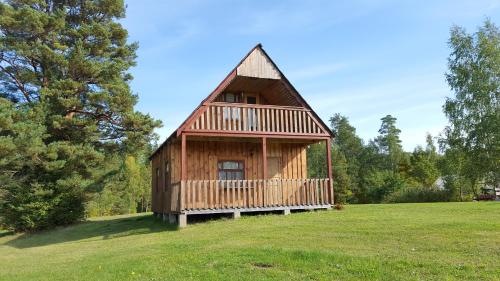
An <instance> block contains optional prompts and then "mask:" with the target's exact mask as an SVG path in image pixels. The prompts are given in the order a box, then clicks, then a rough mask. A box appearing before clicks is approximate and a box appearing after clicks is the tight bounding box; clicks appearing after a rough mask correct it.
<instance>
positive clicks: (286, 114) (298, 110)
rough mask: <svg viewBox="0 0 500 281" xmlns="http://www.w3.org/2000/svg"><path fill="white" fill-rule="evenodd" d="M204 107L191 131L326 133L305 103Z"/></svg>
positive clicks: (190, 127) (191, 126) (227, 104)
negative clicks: (293, 104) (292, 105)
mask: <svg viewBox="0 0 500 281" xmlns="http://www.w3.org/2000/svg"><path fill="white" fill-rule="evenodd" d="M204 107H205V110H204V111H203V112H202V113H201V114H200V115H199V116H197V117H196V119H195V120H194V121H193V122H192V123H191V125H190V126H189V127H188V130H189V131H226V132H255V133H283V134H326V132H325V131H324V130H323V129H322V127H321V125H320V124H319V123H318V122H317V120H316V119H315V118H314V116H313V115H312V114H311V112H310V111H309V110H307V109H305V108H302V107H289V106H271V105H255V104H231V103H213V104H209V105H205V106H204Z"/></svg>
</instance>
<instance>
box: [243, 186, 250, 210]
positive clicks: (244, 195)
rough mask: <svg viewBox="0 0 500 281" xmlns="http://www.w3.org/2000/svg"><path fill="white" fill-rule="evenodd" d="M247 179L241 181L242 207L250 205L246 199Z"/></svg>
mask: <svg viewBox="0 0 500 281" xmlns="http://www.w3.org/2000/svg"><path fill="white" fill-rule="evenodd" d="M248 197H249V195H248V180H244V181H243V208H248V207H250V204H249V201H248Z"/></svg>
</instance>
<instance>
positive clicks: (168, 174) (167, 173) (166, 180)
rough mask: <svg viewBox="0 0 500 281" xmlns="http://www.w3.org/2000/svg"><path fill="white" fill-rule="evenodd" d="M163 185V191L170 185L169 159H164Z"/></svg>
mask: <svg viewBox="0 0 500 281" xmlns="http://www.w3.org/2000/svg"><path fill="white" fill-rule="evenodd" d="M164 165H165V167H164V168H165V186H164V191H167V188H169V187H170V161H168V160H165V163H164Z"/></svg>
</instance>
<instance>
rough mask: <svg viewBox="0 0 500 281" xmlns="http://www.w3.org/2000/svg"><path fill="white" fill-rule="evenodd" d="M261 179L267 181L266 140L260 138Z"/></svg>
mask: <svg viewBox="0 0 500 281" xmlns="http://www.w3.org/2000/svg"><path fill="white" fill-rule="evenodd" d="M262 177H263V178H264V184H265V182H266V181H267V138H266V137H262Z"/></svg>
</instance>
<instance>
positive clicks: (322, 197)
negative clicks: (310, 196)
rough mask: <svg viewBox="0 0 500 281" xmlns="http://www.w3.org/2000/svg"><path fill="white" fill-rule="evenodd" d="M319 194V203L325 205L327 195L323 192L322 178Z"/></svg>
mask: <svg viewBox="0 0 500 281" xmlns="http://www.w3.org/2000/svg"><path fill="white" fill-rule="evenodd" d="M319 195H320V197H319V198H320V200H319V203H320V204H321V205H323V200H324V197H325V195H324V194H323V181H322V180H321V179H320V180H319Z"/></svg>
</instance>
